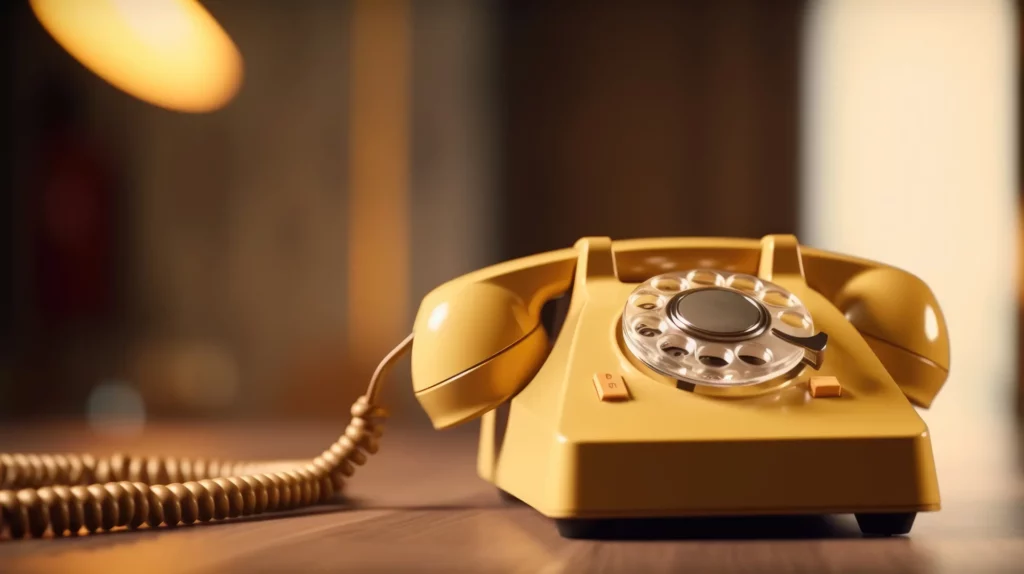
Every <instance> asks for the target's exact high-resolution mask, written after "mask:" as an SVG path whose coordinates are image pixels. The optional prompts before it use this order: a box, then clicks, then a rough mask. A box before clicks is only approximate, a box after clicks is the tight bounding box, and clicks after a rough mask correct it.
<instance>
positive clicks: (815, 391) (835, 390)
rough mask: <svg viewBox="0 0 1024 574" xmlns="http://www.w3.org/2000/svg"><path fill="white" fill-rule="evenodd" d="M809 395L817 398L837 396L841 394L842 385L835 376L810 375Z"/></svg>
mask: <svg viewBox="0 0 1024 574" xmlns="http://www.w3.org/2000/svg"><path fill="white" fill-rule="evenodd" d="M809 386H810V389H811V396H812V397H814V398H816V399H819V398H826V397H838V396H841V395H842V394H843V386H842V385H840V384H839V379H837V378H835V377H811V382H810V385H809Z"/></svg>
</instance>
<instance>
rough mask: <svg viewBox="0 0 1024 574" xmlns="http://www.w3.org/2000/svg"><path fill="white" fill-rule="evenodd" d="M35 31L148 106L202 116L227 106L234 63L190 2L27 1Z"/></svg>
mask: <svg viewBox="0 0 1024 574" xmlns="http://www.w3.org/2000/svg"><path fill="white" fill-rule="evenodd" d="M30 3H31V5H32V9H33V10H34V11H35V14H36V17H37V18H39V21H40V22H41V23H42V24H43V27H44V28H46V30H47V31H48V32H49V33H50V34H51V35H52V36H53V37H54V39H56V40H57V42H58V43H59V44H60V45H61V46H63V47H64V49H66V50H67V51H68V52H69V53H70V54H71V55H72V56H74V57H75V58H76V59H77V60H78V61H79V62H81V63H82V64H83V65H84V66H86V67H87V68H89V69H90V70H92V71H93V72H94V73H95V74H96V75H98V76H100V77H101V78H103V79H104V80H106V81H108V82H110V83H111V84H112V85H114V86H116V87H117V88H119V89H121V90H124V91H125V92H127V93H129V94H131V95H132V96H135V97H137V98H139V99H142V100H145V101H147V102H149V103H151V104H154V105H157V106H160V107H164V108H168V109H172V110H178V111H183V112H207V111H212V110H216V109H218V108H221V107H223V106H224V105H225V104H227V103H228V102H229V101H230V100H231V99H232V98H233V97H234V95H235V93H237V91H238V88H239V86H240V85H241V80H242V57H241V55H240V54H239V52H238V49H237V48H236V47H235V45H234V43H233V42H232V41H231V38H229V37H228V35H227V33H225V32H224V30H223V29H222V28H221V27H220V25H219V24H217V21H216V20H214V19H213V17H212V16H211V15H210V14H209V12H207V11H206V10H205V9H204V8H203V7H202V6H200V5H199V3H198V2H196V1H195V0H31V1H30Z"/></svg>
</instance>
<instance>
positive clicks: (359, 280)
mask: <svg viewBox="0 0 1024 574" xmlns="http://www.w3.org/2000/svg"><path fill="white" fill-rule="evenodd" d="M410 19H411V6H410V3H409V2H408V1H407V0H356V1H355V2H353V4H352V20H351V22H352V24H351V52H350V54H351V60H350V62H351V65H350V70H351V72H350V74H351V75H350V79H349V90H350V98H349V117H350V122H349V125H350V135H349V137H350V140H349V146H348V148H349V167H348V169H349V186H348V229H349V233H348V242H347V245H346V246H345V248H346V249H347V256H348V293H347V296H348V306H347V325H348V357H349V360H348V364H349V365H350V369H349V372H350V375H351V376H352V377H355V378H357V380H358V381H362V380H366V379H367V378H368V377H369V375H370V374H371V373H372V371H373V369H374V367H375V366H376V365H377V363H378V362H379V361H380V359H381V358H382V357H383V356H384V355H385V354H386V353H387V351H388V350H390V349H391V347H393V346H394V345H396V344H397V343H399V342H400V341H401V340H402V337H403V336H404V335H405V334H406V333H407V332H408V330H409V329H410V319H411V318H410V313H409V309H408V307H409V304H408V292H409V282H410V272H409V260H410V257H409V250H410V246H409V228H410V223H409V219H410V214H409V159H408V156H409V154H408V148H409V102H410V72H411V66H410V58H411V53H410V35H411V34H410V31H411V25H410ZM356 386H357V387H359V386H361V383H360V384H358V385H356Z"/></svg>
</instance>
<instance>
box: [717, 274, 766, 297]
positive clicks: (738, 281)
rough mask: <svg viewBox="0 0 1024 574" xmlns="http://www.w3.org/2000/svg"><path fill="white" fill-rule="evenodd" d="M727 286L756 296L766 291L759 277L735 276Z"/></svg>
mask: <svg viewBox="0 0 1024 574" xmlns="http://www.w3.org/2000/svg"><path fill="white" fill-rule="evenodd" d="M726 286H727V287H732V288H733V289H738V290H740V291H743V292H744V293H749V294H751V295H756V294H758V293H760V292H761V291H762V290H763V289H764V283H761V281H760V280H759V279H758V278H757V277H751V276H750V275H733V276H732V277H730V278H729V280H728V281H727V282H726Z"/></svg>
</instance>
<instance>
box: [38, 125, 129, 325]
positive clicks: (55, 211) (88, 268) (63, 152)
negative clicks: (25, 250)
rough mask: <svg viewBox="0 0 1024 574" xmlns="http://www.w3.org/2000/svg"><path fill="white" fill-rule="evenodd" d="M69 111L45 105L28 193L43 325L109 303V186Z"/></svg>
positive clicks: (107, 307) (92, 314) (97, 311)
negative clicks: (33, 183) (31, 190)
mask: <svg viewBox="0 0 1024 574" xmlns="http://www.w3.org/2000/svg"><path fill="white" fill-rule="evenodd" d="M72 116H73V114H71V113H70V110H68V109H66V108H63V107H60V106H59V105H58V106H57V107H56V108H50V109H49V110H48V117H47V121H46V122H45V123H46V128H45V130H44V132H43V134H42V136H43V138H42V146H41V149H40V153H39V164H38V165H39V171H37V182H38V185H36V186H33V188H34V189H35V190H36V192H35V193H34V194H33V196H32V197H31V198H30V201H31V203H32V207H33V210H32V212H33V214H34V221H33V223H34V229H33V242H32V243H33V245H34V259H35V272H36V277H35V279H36V297H37V302H38V309H39V312H40V315H41V317H40V318H41V319H42V320H43V321H44V322H45V323H46V324H47V325H48V326H51V327H54V326H59V325H63V324H66V323H69V322H76V321H78V320H86V319H100V318H103V317H105V316H107V315H108V314H109V313H110V312H111V311H112V305H113V303H114V293H113V291H114V273H113V263H114V249H115V246H114V227H115V217H114V209H115V197H114V185H113V181H112V178H111V176H110V172H109V170H108V169H107V168H106V166H105V165H104V164H103V162H102V161H101V159H100V156H99V154H98V153H97V151H96V150H97V146H96V145H95V143H93V142H91V141H90V139H89V138H88V137H87V136H86V135H85V134H84V133H83V132H82V131H81V130H80V129H78V128H77V127H76V125H75V122H74V121H73V119H72Z"/></svg>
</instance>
